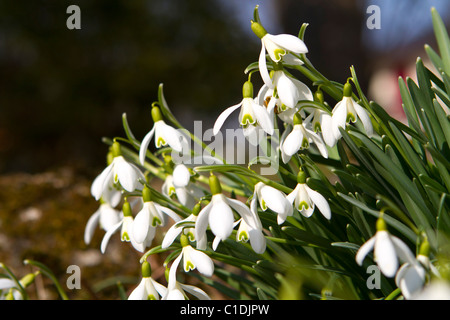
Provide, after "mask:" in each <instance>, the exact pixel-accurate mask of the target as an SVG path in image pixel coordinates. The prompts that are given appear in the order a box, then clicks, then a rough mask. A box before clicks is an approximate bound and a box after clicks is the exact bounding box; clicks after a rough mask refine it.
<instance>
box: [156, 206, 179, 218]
mask: <svg viewBox="0 0 450 320" xmlns="http://www.w3.org/2000/svg"><path fill="white" fill-rule="evenodd" d="M154 205H155V207H156V209H158V210H160V211H161V212H163V213H165V214H166V215H168V216H169V217H171V218H172V220H173V221H175V222H178V221H180V220H181V218H180V216H179V215H178V214H177V213H176V212H175V211H173V210H172V209H169V208H167V207H164V206H162V205H160V204H158V203H156V202H155V203H154Z"/></svg>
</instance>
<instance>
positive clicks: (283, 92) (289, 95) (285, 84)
mask: <svg viewBox="0 0 450 320" xmlns="http://www.w3.org/2000/svg"><path fill="white" fill-rule="evenodd" d="M274 78H275V79H276V80H275V83H276V86H277V92H278V96H279V97H280V100H281V102H282V103H283V104H285V105H286V106H287V107H288V108H291V109H292V108H295V106H296V105H297V102H298V100H299V99H298V92H297V87H296V85H295V83H294V82H293V81H292V79H291V78H290V77H288V76H287V75H286V74H285V73H284V72H283V71H276V72H275V75H274Z"/></svg>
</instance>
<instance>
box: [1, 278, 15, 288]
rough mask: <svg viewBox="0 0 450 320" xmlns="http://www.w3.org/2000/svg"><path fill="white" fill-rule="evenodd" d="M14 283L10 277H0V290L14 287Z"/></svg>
mask: <svg viewBox="0 0 450 320" xmlns="http://www.w3.org/2000/svg"><path fill="white" fill-rule="evenodd" d="M15 286H16V283H15V282H14V281H13V280H11V279H2V278H0V290H4V289H9V288H14V287H15Z"/></svg>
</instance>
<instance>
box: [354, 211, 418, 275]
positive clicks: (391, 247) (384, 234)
mask: <svg viewBox="0 0 450 320" xmlns="http://www.w3.org/2000/svg"><path fill="white" fill-rule="evenodd" d="M372 249H373V255H374V261H375V262H376V263H377V265H378V267H379V268H380V270H381V272H382V273H383V274H384V275H385V276H386V277H394V276H395V273H396V272H397V270H398V266H399V263H398V261H399V259H400V260H402V261H406V262H410V263H412V264H414V255H413V254H412V252H411V251H410V249H409V248H408V246H407V245H406V244H405V243H404V242H403V241H402V240H400V239H399V238H397V237H395V236H393V235H391V234H390V233H389V232H388V231H387V227H386V222H385V221H384V219H383V218H382V217H380V218H378V220H377V232H376V233H375V235H374V236H373V237H372V238H370V239H369V240H368V241H367V242H366V243H364V244H363V245H362V246H361V247H360V248H359V250H358V252H357V254H356V262H357V263H358V264H359V265H360V266H361V265H362V263H363V260H364V258H365V257H366V256H367V254H368V253H369V251H371V250H372Z"/></svg>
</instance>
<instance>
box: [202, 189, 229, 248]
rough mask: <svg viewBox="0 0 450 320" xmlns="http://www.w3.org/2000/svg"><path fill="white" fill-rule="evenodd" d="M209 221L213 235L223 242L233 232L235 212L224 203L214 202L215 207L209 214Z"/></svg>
mask: <svg viewBox="0 0 450 320" xmlns="http://www.w3.org/2000/svg"><path fill="white" fill-rule="evenodd" d="M215 196H217V195H215ZM208 221H209V226H210V228H211V231H212V233H213V234H214V235H215V236H217V237H218V238H220V239H221V240H225V239H226V238H228V237H229V236H230V234H231V232H232V231H233V223H234V217H233V212H232V211H231V208H230V207H229V206H228V204H227V203H225V202H224V201H214V200H213V206H212V209H211V212H210V213H209V219H208Z"/></svg>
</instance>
